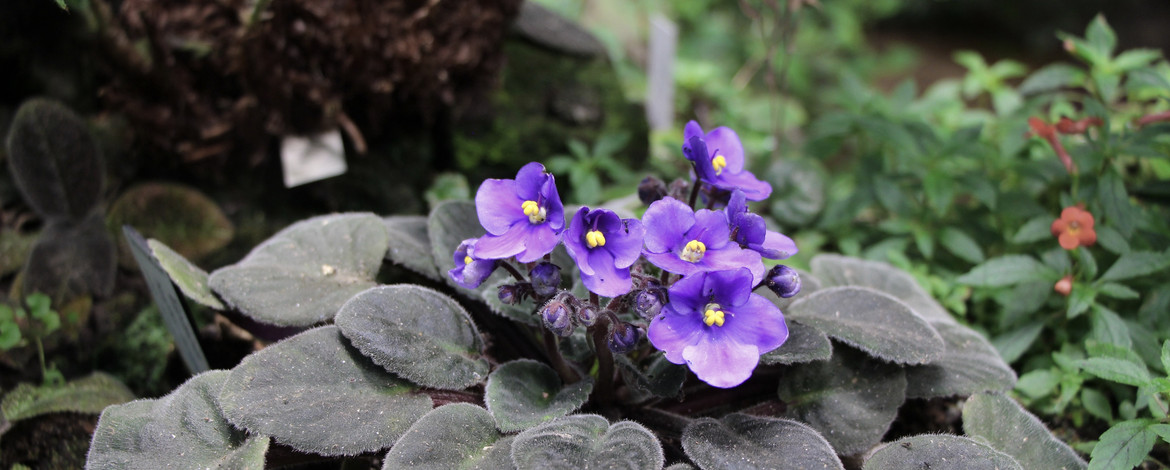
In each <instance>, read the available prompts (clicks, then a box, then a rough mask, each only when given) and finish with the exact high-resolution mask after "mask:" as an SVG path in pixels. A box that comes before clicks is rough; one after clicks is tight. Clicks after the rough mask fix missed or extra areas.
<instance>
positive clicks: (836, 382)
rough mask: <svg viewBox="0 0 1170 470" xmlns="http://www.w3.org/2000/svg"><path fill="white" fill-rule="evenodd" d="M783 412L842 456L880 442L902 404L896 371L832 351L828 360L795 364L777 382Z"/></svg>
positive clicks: (901, 378) (902, 382)
mask: <svg viewBox="0 0 1170 470" xmlns="http://www.w3.org/2000/svg"><path fill="white" fill-rule="evenodd" d="M778 393H779V396H780V399H781V400H784V401H785V402H786V403H787V404H788V413H789V414H790V415H791V416H792V417H794V418H796V419H797V420H800V421H803V422H805V423H808V424H809V425H810V426H812V427H813V429H816V430H817V432H819V433H821V435H822V436H824V437H825V439H827V440H828V441H829V443H830V444H832V445H833V448H834V449H836V450H837V453H838V454H841V455H853V454H856V453H859V452H863V451H865V450H866V449H869V448H870V447H872V446H873V445H875V444H877V443H878V442H881V439H882V436H883V435H885V433H886V430H887V429H889V427H890V423H892V422H893V421H894V418H895V417H896V416H897V414H898V407H899V406H902V402H904V401H906V374H905V372H903V371H902V368H901V367H898V366H895V365H891V364H887V363H885V362H882V361H879V360H877V359H874V358H871V357H869V356H866V355H865V354H864V353H862V352H860V351H856V350H854V349H851V348H846V347H835V348H834V351H833V357H832V358H830V359H829V360H828V361H820V362H812V363H809V364H801V365H798V366H794V367H793V368H792V370H791V371H790V372H789V374H788V375H787V376H786V377H785V378H784V380H781V381H780V389H779V392H778Z"/></svg>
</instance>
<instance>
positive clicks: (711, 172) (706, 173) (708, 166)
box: [683, 137, 719, 183]
mask: <svg viewBox="0 0 1170 470" xmlns="http://www.w3.org/2000/svg"><path fill="white" fill-rule="evenodd" d="M683 155H685V156H686V157H687V160H690V161H691V163H693V164H694V165H693V166H694V169H695V174H697V175H698V177H699V179H700V180H703V181H706V182H708V183H710V182H713V181H715V179H716V178H718V176H719V175H717V174H716V172H715V164H714V163H713V162H712V161H711V156H710V154H709V153H708V150H707V143H706V142H704V141H703V139H700V138H698V137H692V138H691V139H690V140H689V141H688V144H687V145H684V146H683Z"/></svg>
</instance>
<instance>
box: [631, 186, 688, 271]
mask: <svg viewBox="0 0 1170 470" xmlns="http://www.w3.org/2000/svg"><path fill="white" fill-rule="evenodd" d="M642 223H643V224H645V226H646V249H647V250H648V251H649V252H651V253H666V252H669V251H670V250H673V249H674V248H675V246H677V245H679V244H680V243H681V244H685V241H683V240H682V236H683V234H685V233H686V231H687V230H688V229H690V228H691V226H693V225H695V213H694V212H693V211H692V210H691V208H690V207H689V206H687V205H686V204H683V203H682V202H681V201H679V200H678V199H675V198H672V197H667V198H662V199H659V200H657V201H654V203H653V204H650V208H648V209H646V213H645V214H643V215H642ZM660 267H661V266H660Z"/></svg>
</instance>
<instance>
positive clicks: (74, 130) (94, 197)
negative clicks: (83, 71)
mask: <svg viewBox="0 0 1170 470" xmlns="http://www.w3.org/2000/svg"><path fill="white" fill-rule="evenodd" d="M8 164H9V166H10V167H11V170H12V175H13V177H14V179H15V181H16V185H17V187H19V188H20V191H21V193H22V194H23V195H24V197H25V200H27V201H28V204H29V205H30V206H32V207H33V208H34V209H35V210H36V211H37V213H38V214H40V215H41V217H44V218H46V219H49V220H59V219H70V220H80V219H83V218H85V216H86V215H88V214H89V213H90V211H92V210H93V209H94V208H95V207H96V206H97V203H98V202H99V201H101V192H102V182H103V178H102V174H103V168H102V163H101V155H100V154H99V150H98V147H97V144H96V143H95V142H94V140H93V137H92V136H91V135H90V134H89V130H88V129H86V127H85V122H84V121H82V120H81V118H80V117H79V116H77V114H75V113H74V112H73V111H72V110H70V109H69V108H67V107H66V106H64V105H62V104H61V103H58V102H56V101H52V100H48V99H40V98H37V99H31V100H28V101H26V102H25V103H24V104H22V105H21V107H20V109H19V110H18V111H17V113H16V117H14V118H13V120H12V126H11V128H10V129H9V131H8Z"/></svg>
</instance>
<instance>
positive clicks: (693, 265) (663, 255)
mask: <svg viewBox="0 0 1170 470" xmlns="http://www.w3.org/2000/svg"><path fill="white" fill-rule="evenodd" d="M642 220H643V221H644V222H645V224H646V248H645V250H643V252H642V254H643V255H644V256H645V257H646V259H647V260H648V261H650V262H651V263H653V264H654V265H655V266H658V267H659V268H662V269H664V270H666V271H669V272H672V273H676V274H682V275H684V276H687V275H690V274H692V273H697V272H703V271H722V270H726V269H737V268H740V267H747V268H749V269H750V270H751V274H752V285H755V284H758V283H759V282H760V281H761V280H763V279H764V263H763V261H762V260H761V259H760V254H759V253H756V252H754V251H751V250H745V249H743V248H741V247H740V246H739V245H738V244H736V243H732V242H731V229H730V228H729V227H728V226H727V215H726V214H724V213H723V212H722V211H712V210H707V209H700V210H699V211H698V212H694V211H691V208H690V207H688V206H687V205H686V204H683V203H682V202H680V201H679V200H678V199H674V198H670V197H668V198H664V199H661V200H658V201H655V202H654V204H651V205H650V208H649V209H646V214H644V215H643V216H642Z"/></svg>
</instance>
